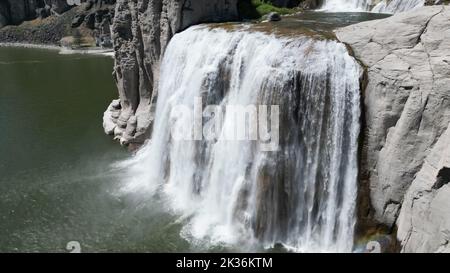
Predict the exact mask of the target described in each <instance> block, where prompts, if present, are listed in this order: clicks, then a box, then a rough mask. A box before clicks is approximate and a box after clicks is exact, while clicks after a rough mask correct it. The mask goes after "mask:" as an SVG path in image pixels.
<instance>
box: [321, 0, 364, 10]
mask: <svg viewBox="0 0 450 273" xmlns="http://www.w3.org/2000/svg"><path fill="white" fill-rule="evenodd" d="M369 4H370V0H324V1H323V4H322V9H324V10H327V11H333V12H356V11H368V10H370V5H369Z"/></svg>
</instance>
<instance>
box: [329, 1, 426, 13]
mask: <svg viewBox="0 0 450 273" xmlns="http://www.w3.org/2000/svg"><path fill="white" fill-rule="evenodd" d="M424 5H425V0H381V1H377V0H324V2H323V5H322V9H323V10H327V11H332V12H357V11H371V12H377V13H397V12H404V11H408V10H412V9H415V8H418V7H422V6H424Z"/></svg>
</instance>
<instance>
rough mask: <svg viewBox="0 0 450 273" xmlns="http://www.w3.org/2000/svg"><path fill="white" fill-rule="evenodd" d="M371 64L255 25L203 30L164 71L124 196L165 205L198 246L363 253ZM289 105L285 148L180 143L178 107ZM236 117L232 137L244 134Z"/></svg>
mask: <svg viewBox="0 0 450 273" xmlns="http://www.w3.org/2000/svg"><path fill="white" fill-rule="evenodd" d="M360 73H361V71H360V68H359V65H358V64H357V63H356V61H355V60H354V59H353V58H352V57H350V56H349V54H348V53H347V50H346V48H345V46H344V45H343V44H340V43H337V42H335V41H331V40H329V41H328V40H320V39H317V40H316V39H312V38H309V37H307V36H303V37H302V36H298V37H275V36H274V35H270V34H263V33H261V32H252V31H249V30H246V28H245V27H243V28H240V29H237V30H233V31H227V30H224V29H222V28H209V27H206V26H197V27H192V28H190V29H188V30H186V31H184V32H182V33H180V34H177V35H175V37H174V38H173V39H172V40H171V42H170V44H169V46H168V48H167V50H166V52H165V55H164V59H163V61H162V65H161V76H160V86H159V94H158V102H157V107H156V116H155V124H154V130H153V132H154V133H153V135H152V139H151V141H150V143H149V144H147V145H146V146H145V147H144V148H143V149H141V150H140V151H139V152H138V153H137V155H136V156H135V157H134V158H132V159H130V160H128V161H126V162H123V163H120V164H119V167H120V168H124V170H125V171H126V172H127V173H128V175H127V176H128V178H127V179H126V181H125V182H124V187H123V189H122V190H123V194H125V195H127V194H132V195H137V196H140V198H149V199H151V198H155V197H157V198H160V199H161V200H163V202H164V203H165V204H166V206H167V207H168V208H169V209H170V210H171V211H172V213H173V214H174V215H179V216H180V221H181V222H182V223H183V229H182V231H181V234H182V236H183V237H184V238H186V239H187V240H188V241H189V242H191V243H192V244H194V245H223V246H239V248H241V249H243V250H245V249H246V250H251V249H256V248H258V247H264V248H271V247H274V246H275V245H277V244H281V245H283V246H284V247H286V248H287V249H290V250H293V251H298V252H312V251H314V252H316V251H320V252H349V251H351V250H352V245H353V229H354V224H355V217H354V213H355V212H354V211H355V200H356V191H357V186H356V177H357V158H356V156H357V142H358V141H357V138H358V134H359V117H360V105H359V103H360V101H359V77H360ZM195 97H201V98H203V101H204V102H205V103H206V104H208V105H220V106H223V108H225V106H226V105H242V106H247V105H279V107H280V117H279V120H280V131H279V136H280V140H279V142H280V143H279V145H280V147H279V150H278V151H273V152H265V151H262V149H261V143H259V142H258V141H226V140H221V139H219V140H216V141H207V140H202V141H174V140H173V138H171V132H172V131H173V129H174V127H175V129H176V127H177V126H183V125H184V124H185V123H186V120H185V117H180V116H176V115H173V114H172V111H171V110H172V109H173V108H174V107H176V106H178V105H184V106H187V107H193V105H194V98H195ZM233 122H234V117H233V115H229V114H228V113H225V115H224V126H223V128H222V133H225V131H226V130H227V129H228V128H233V125H231V126H227V125H230V124H233Z"/></svg>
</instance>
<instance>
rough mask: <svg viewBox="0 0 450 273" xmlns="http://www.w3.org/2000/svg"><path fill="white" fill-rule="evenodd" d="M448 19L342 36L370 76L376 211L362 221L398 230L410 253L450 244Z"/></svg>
mask: <svg viewBox="0 0 450 273" xmlns="http://www.w3.org/2000/svg"><path fill="white" fill-rule="evenodd" d="M449 18H450V8H449V7H447V6H433V7H424V8H421V9H418V10H415V11H412V12H408V13H401V14H398V15H396V16H393V17H390V18H387V19H383V20H376V21H369V22H364V23H360V24H356V25H352V26H348V27H346V28H343V29H340V30H338V31H337V37H338V38H339V39H340V40H341V41H343V42H345V43H347V44H348V45H349V46H350V47H351V48H352V50H353V52H354V55H355V57H356V58H357V59H359V60H360V61H361V62H362V63H363V64H364V65H365V66H366V68H367V87H366V89H365V90H364V110H365V120H364V123H365V124H364V128H365V129H364V131H363V138H364V139H363V147H362V162H361V180H362V181H361V183H362V185H367V186H368V187H369V190H370V200H369V201H368V203H369V202H370V203H371V206H370V207H367V208H366V209H367V210H366V212H365V213H363V214H362V215H360V217H368V218H371V217H372V216H373V217H374V219H375V220H377V221H378V222H381V223H385V224H386V225H388V226H389V227H391V228H394V227H395V224H396V223H397V225H398V230H399V233H398V237H399V239H400V240H401V242H402V244H403V250H404V251H412V252H414V251H437V250H438V249H439V250H442V249H445V248H439V246H441V245H444V246H445V244H446V242H447V243H448V240H449V236H450V233H449V230H450V225H449V224H450V217H449V214H448V208H450V196H449V195H445V192H446V191H448V185H447V184H446V183H447V182H448V172H447V171H446V170H448V167H449V165H448V161H446V158H447V159H448V152H449V151H448V149H445V148H444V147H446V146H445V145H446V144H448V133H447V134H444V132H445V130H446V129H447V127H448V125H449V123H450V21H449ZM433 147H434V150H433ZM436 184H439V186H438V187H437V186H435V185H436ZM411 185H412V186H411ZM407 192H408V193H407ZM406 193H407V194H406ZM405 194H406V195H405ZM417 204H419V205H417ZM400 212H401V215H402V217H401V219H400V220H398V216H399V214H400ZM437 237H439V239H437ZM430 238H432V240H431V241H430V240H428V239H430ZM446 249H448V248H446Z"/></svg>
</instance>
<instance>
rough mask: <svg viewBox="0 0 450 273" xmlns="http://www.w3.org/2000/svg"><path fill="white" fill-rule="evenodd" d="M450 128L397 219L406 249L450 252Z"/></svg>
mask: <svg viewBox="0 0 450 273" xmlns="http://www.w3.org/2000/svg"><path fill="white" fill-rule="evenodd" d="M449 183H450V128H447V131H446V132H445V133H444V134H443V135H442V136H441V137H440V138H439V140H438V142H437V143H436V145H435V146H434V148H433V150H432V151H431V153H430V154H429V155H428V156H427V158H426V159H425V161H424V164H423V166H422V168H421V170H420V171H419V173H418V174H417V176H416V178H415V179H414V181H413V182H412V185H411V187H410V188H409V190H408V191H407V193H406V195H405V198H404V201H403V205H402V209H401V212H400V217H399V219H398V232H397V236H398V239H399V240H400V241H401V243H402V245H403V251H404V252H450V244H449V242H450V184H449Z"/></svg>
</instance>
